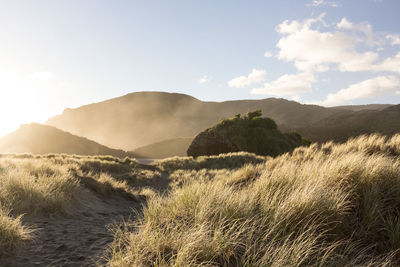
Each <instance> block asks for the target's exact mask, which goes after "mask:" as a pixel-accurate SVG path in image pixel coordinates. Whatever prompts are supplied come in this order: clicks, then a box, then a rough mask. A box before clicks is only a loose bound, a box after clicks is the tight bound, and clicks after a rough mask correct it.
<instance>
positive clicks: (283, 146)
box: [187, 110, 310, 157]
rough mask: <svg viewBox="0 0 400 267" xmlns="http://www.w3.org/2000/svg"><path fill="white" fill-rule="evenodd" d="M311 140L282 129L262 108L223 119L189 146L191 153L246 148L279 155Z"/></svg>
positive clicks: (201, 153) (212, 152) (195, 155)
mask: <svg viewBox="0 0 400 267" xmlns="http://www.w3.org/2000/svg"><path fill="white" fill-rule="evenodd" d="M309 144H310V142H309V141H308V140H306V139H304V138H302V137H301V136H300V135H299V134H297V133H294V132H293V133H281V132H280V131H279V130H278V127H277V125H276V123H275V122H274V121H273V120H272V119H270V118H263V117H262V112H261V110H256V111H253V112H248V113H247V114H245V115H244V116H240V114H238V115H236V116H234V117H233V118H230V119H222V120H220V122H218V123H217V124H216V125H215V126H214V127H212V128H209V129H207V130H205V131H203V132H201V133H200V134H199V135H197V136H196V137H195V138H194V140H193V142H192V144H191V145H190V146H189V148H188V151H187V154H188V155H189V156H194V157H197V156H204V155H218V154H220V153H229V152H238V151H246V152H251V153H255V154H258V155H264V156H267V155H268V156H277V155H280V154H283V153H285V152H289V151H292V150H293V149H294V148H296V147H298V146H302V145H309Z"/></svg>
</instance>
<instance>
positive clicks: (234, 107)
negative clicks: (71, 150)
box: [47, 92, 352, 150]
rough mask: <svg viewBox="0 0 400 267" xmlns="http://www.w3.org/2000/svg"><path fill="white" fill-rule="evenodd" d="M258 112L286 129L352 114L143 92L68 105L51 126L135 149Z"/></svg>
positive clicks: (280, 103)
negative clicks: (237, 115) (238, 115)
mask: <svg viewBox="0 0 400 267" xmlns="http://www.w3.org/2000/svg"><path fill="white" fill-rule="evenodd" d="M253 110H261V111H262V113H263V115H264V116H265V117H269V118H272V119H273V120H274V121H275V122H276V123H277V124H278V127H279V128H280V129H282V130H292V129H295V128H303V127H307V126H309V125H312V124H314V123H316V122H318V121H321V120H322V119H324V118H328V117H330V116H332V115H337V114H347V113H351V112H352V111H351V110H346V109H344V108H325V107H321V106H317V105H304V104H300V103H297V102H294V101H289V100H285V99H277V98H268V99H262V100H237V101H225V102H204V101H200V100H198V99H196V98H194V97H191V96H188V95H184V94H176V93H165V92H138V93H131V94H128V95H125V96H121V97H118V98H113V99H110V100H107V101H104V102H100V103H94V104H90V105H86V106H82V107H79V108H75V109H66V110H65V111H64V112H63V113H62V114H61V115H58V116H55V117H53V118H50V119H49V120H48V121H47V124H48V125H52V126H55V127H57V128H59V129H62V130H65V131H68V132H71V133H73V134H76V135H79V136H84V137H87V138H89V139H91V140H94V141H96V142H99V143H101V144H104V145H106V146H108V147H113V148H120V149H124V150H134V149H135V148H138V147H141V146H145V145H148V144H152V143H156V142H161V141H164V140H167V139H175V138H181V137H194V136H195V135H197V134H198V133H200V132H201V131H203V130H205V129H207V128H209V127H211V126H212V125H214V124H216V123H217V122H218V121H219V120H220V119H221V118H230V117H232V116H234V115H236V114H239V113H246V112H249V111H253ZM306 137H307V136H306Z"/></svg>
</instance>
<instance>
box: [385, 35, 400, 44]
mask: <svg viewBox="0 0 400 267" xmlns="http://www.w3.org/2000/svg"><path fill="white" fill-rule="evenodd" d="M386 39H388V40H389V41H390V42H391V44H392V45H400V34H388V35H386Z"/></svg>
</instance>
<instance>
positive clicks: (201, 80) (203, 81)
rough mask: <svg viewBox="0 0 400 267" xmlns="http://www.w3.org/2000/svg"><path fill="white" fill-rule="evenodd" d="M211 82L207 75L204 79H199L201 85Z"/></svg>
mask: <svg viewBox="0 0 400 267" xmlns="http://www.w3.org/2000/svg"><path fill="white" fill-rule="evenodd" d="M209 81H210V77H208V76H207V75H204V76H203V77H201V78H200V79H199V83H200V84H203V83H207V82H209Z"/></svg>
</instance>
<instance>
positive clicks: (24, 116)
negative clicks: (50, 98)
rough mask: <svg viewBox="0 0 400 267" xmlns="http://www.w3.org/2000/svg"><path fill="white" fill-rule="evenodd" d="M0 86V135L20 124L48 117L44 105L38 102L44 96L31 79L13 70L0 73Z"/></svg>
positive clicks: (40, 120)
mask: <svg viewBox="0 0 400 267" xmlns="http://www.w3.org/2000/svg"><path fill="white" fill-rule="evenodd" d="M39 76H40V75H39ZM43 76H45V75H43ZM43 76H42V77H43ZM0 88H1V91H0V121H1V128H0V136H4V135H6V134H8V133H10V132H12V131H14V130H16V129H17V128H18V127H19V126H20V125H21V124H25V123H30V122H43V121H44V120H45V119H46V116H47V117H48V115H49V114H46V113H47V112H46V107H44V106H41V105H39V104H38V103H40V102H41V101H39V100H40V99H41V98H44V97H45V96H44V95H42V94H41V92H40V90H39V89H38V88H37V87H35V81H34V80H33V79H30V78H29V77H23V76H21V75H19V74H18V73H15V72H9V73H1V74H0Z"/></svg>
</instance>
